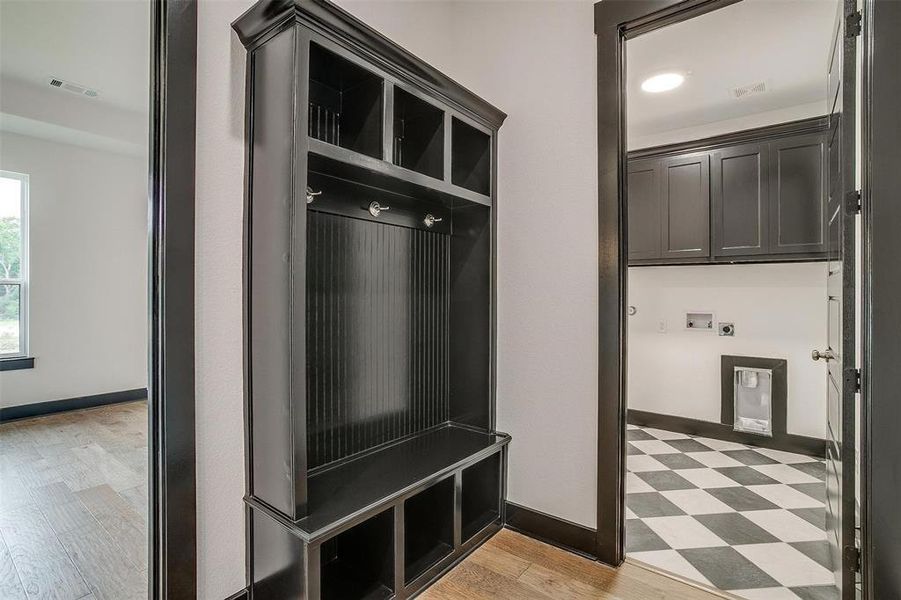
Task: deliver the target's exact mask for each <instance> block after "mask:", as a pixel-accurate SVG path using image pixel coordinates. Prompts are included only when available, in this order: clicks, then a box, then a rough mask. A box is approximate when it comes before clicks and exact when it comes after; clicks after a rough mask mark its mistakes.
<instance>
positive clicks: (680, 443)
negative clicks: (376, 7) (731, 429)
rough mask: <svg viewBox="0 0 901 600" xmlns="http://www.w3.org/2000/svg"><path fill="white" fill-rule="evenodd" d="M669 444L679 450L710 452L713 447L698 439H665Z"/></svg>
mask: <svg viewBox="0 0 901 600" xmlns="http://www.w3.org/2000/svg"><path fill="white" fill-rule="evenodd" d="M664 441H665V442H666V443H667V444H669V445H670V446H672V447H673V448H675V449H676V450H678V451H679V452H710V451H711V450H713V448H709V447H707V446H705V445H704V444H702V443H701V442H699V441H698V440H691V439H688V440H664Z"/></svg>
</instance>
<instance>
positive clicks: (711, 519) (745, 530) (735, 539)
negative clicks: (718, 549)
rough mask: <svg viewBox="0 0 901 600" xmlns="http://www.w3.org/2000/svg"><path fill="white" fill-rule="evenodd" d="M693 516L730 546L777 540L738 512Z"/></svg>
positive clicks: (767, 542) (768, 542)
mask: <svg viewBox="0 0 901 600" xmlns="http://www.w3.org/2000/svg"><path fill="white" fill-rule="evenodd" d="M708 491H709V490H708ZM694 518H695V520H696V521H699V522H700V523H701V524H702V525H704V527H706V528H707V529H709V530H710V531H712V532H713V533H715V534H716V535H717V536H719V537H720V539H722V540H723V541H724V542H726V543H727V544H729V545H730V546H740V545H742V544H770V543H773V542H778V541H779V540H778V539H777V538H776V537H775V536H774V535H773V534H771V533H770V532H768V531H767V530H765V529H763V528H762V527H760V526H759V525H757V524H756V523H754V522H752V521H751V520H749V519H747V518H746V517H743V516H742V515H741V514H739V513H723V514H718V515H694Z"/></svg>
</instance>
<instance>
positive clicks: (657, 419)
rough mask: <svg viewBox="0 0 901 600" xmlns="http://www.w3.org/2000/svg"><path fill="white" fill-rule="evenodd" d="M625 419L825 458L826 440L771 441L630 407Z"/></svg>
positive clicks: (780, 437) (780, 436) (784, 437)
mask: <svg viewBox="0 0 901 600" xmlns="http://www.w3.org/2000/svg"><path fill="white" fill-rule="evenodd" d="M626 419H627V421H628V423H629V424H630V425H641V426H644V427H654V428H656V429H665V430H666V431H675V432H677V433H685V434H688V435H700V436H703V437H709V438H713V439H716V440H723V441H726V442H736V443H739V444H747V445H748V446H758V447H760V448H770V449H772V450H782V451H784V452H794V453H796V454H806V455H808V456H815V457H817V458H825V456H826V440H821V439H818V438H812V437H806V436H803V435H795V434H793V433H774V434H773V437H771V438H770V437H764V436H759V435H754V434H752V433H742V432H739V431H734V430H733V429H732V428H731V427H730V426H729V425H724V424H723V423H713V422H711V421H699V420H698V419H689V418H686V417H676V416H673V415H663V414H660V413H653V412H646V411H643V410H635V409H632V408H630V409H629V411H628V414H627V417H626Z"/></svg>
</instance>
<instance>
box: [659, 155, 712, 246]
mask: <svg viewBox="0 0 901 600" xmlns="http://www.w3.org/2000/svg"><path fill="white" fill-rule="evenodd" d="M661 203H662V206H661V221H662V222H661V244H662V252H661V256H662V258H665V259H671V258H697V257H706V256H709V255H710V157H709V155H707V154H698V155H692V156H687V157H681V156H680V157H673V158H667V159H664V160H663V164H662V168H661Z"/></svg>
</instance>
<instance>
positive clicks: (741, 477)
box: [714, 467, 779, 485]
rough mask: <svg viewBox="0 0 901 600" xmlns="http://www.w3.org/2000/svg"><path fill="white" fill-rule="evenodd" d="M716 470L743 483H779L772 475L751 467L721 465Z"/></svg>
mask: <svg viewBox="0 0 901 600" xmlns="http://www.w3.org/2000/svg"><path fill="white" fill-rule="evenodd" d="M714 470H715V471H719V472H720V473H722V474H723V475H725V476H726V477H728V478H729V479H731V480H732V481H734V482H736V483H739V484H741V485H772V484H774V483H779V482H778V481H776V480H775V479H773V478H772V477H768V476H767V475H764V474H763V473H761V472H760V471H756V470H754V469H752V468H751V467H719V468H717V469H714Z"/></svg>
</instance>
